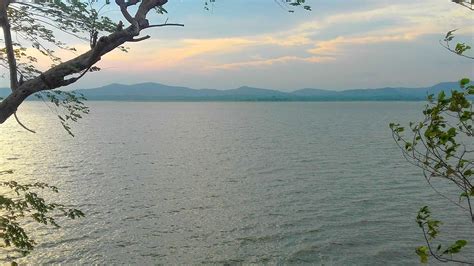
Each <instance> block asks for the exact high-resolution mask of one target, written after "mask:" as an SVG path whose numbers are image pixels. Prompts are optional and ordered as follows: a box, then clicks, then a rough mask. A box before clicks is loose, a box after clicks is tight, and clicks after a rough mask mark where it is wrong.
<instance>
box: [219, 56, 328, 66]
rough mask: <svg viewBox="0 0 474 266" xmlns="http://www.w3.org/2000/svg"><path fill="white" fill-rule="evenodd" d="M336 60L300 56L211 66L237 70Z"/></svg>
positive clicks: (325, 57) (326, 57)
mask: <svg viewBox="0 0 474 266" xmlns="http://www.w3.org/2000/svg"><path fill="white" fill-rule="evenodd" d="M332 60H334V57H331V56H310V57H298V56H281V57H276V58H270V59H257V60H252V61H245V62H236V63H227V64H221V65H214V66H211V67H210V68H211V69H235V68H244V67H265V66H272V65H274V64H285V63H289V62H307V63H322V62H328V61H332Z"/></svg>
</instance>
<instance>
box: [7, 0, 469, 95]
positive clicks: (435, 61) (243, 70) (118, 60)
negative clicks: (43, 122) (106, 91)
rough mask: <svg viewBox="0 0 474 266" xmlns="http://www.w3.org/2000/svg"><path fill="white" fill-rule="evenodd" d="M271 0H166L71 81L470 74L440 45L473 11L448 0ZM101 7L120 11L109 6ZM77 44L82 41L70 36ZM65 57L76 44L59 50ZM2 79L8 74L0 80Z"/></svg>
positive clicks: (277, 80) (278, 81) (81, 46)
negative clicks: (294, 3) (145, 25)
mask: <svg viewBox="0 0 474 266" xmlns="http://www.w3.org/2000/svg"><path fill="white" fill-rule="evenodd" d="M276 2H277V1H276V0H217V3H215V4H214V5H213V6H211V10H210V11H206V10H204V8H203V0H169V3H168V4H167V5H166V6H165V7H166V9H167V10H168V14H166V15H153V16H151V17H150V19H149V20H150V21H151V22H152V23H163V22H164V21H166V20H167V21H168V22H170V23H183V24H184V25H185V27H182V28H181V27H167V28H154V29H149V30H146V31H144V32H143V35H146V34H148V35H151V36H152V38H151V39H149V40H147V41H143V42H139V43H132V44H127V46H128V47H129V48H130V51H129V52H128V53H124V52H121V51H114V52H112V53H110V54H108V55H106V56H104V57H103V58H102V61H101V62H100V63H99V64H98V66H99V67H101V68H102V71H100V72H98V73H90V74H88V75H86V76H85V77H84V78H83V79H82V80H81V81H79V82H78V83H76V84H74V85H72V86H71V88H73V89H82V88H94V87H99V86H103V85H107V84H110V83H123V84H135V83H141V82H158V83H163V84H168V85H179V86H188V87H192V88H213V89H231V88H236V87H240V86H243V85H246V86H252V87H260V88H271V89H278V90H282V91H291V90H296V89H301V88H320V89H330V90H342V89H351V88H376V87H387V86H391V87H421V86H431V85H434V84H436V83H439V82H444V81H455V80H458V79H459V78H461V77H472V74H473V73H474V60H469V59H466V58H463V57H460V56H456V55H454V54H452V53H450V52H448V51H447V50H445V49H444V48H443V47H442V46H441V45H440V44H439V40H441V39H443V37H444V35H445V33H446V32H447V31H449V30H452V29H459V30H458V31H457V39H456V40H459V41H465V42H468V43H474V27H473V25H474V24H473V22H474V21H473V16H472V15H473V12H472V11H470V10H468V9H467V8H463V7H461V6H459V5H456V4H453V3H452V2H451V1H450V0H421V1H412V0H398V1H385V0H378V1H375V0H358V1H353V0H307V2H308V4H310V5H311V6H312V9H313V10H312V11H311V12H308V11H304V10H298V9H297V10H296V12H295V13H289V12H287V10H285V8H282V7H281V6H280V5H279V4H278V3H276ZM103 12H104V15H108V16H112V17H113V18H119V15H120V12H119V11H118V10H117V9H115V8H109V9H107V8H106V9H105V10H104V11H103ZM67 39H68V40H69V41H70V42H72V43H73V44H74V45H75V46H76V48H78V50H79V51H81V50H82V51H84V50H85V49H87V47H88V44H87V43H85V42H81V41H79V40H71V38H70V37H67ZM59 53H60V54H61V56H62V57H63V58H65V59H67V58H72V57H74V56H75V54H72V53H71V52H66V51H60V52H59ZM2 82H3V83H4V84H7V82H6V81H4V80H3V81H2Z"/></svg>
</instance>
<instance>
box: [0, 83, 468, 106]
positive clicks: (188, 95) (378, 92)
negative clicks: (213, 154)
mask: <svg viewBox="0 0 474 266" xmlns="http://www.w3.org/2000/svg"><path fill="white" fill-rule="evenodd" d="M458 88H459V85H458V82H443V83H439V84H436V85H434V86H431V87H425V88H378V89H350V90H344V91H331V90H322V89H312V88H306V89H300V90H296V91H293V92H282V91H277V90H270V89H263V88H252V87H247V86H244V87H240V88H237V89H231V90H214V89H191V88H187V87H179V86H168V85H164V84H159V83H140V84H134V85H123V84H110V85H107V86H103V87H99V88H94V89H84V90H77V92H79V93H82V94H84V96H85V97H86V98H87V99H89V100H107V101H418V100H425V99H426V96H427V95H429V94H438V93H439V92H440V91H443V90H444V91H445V92H446V93H448V94H449V92H450V91H451V90H452V89H458ZM8 93H9V89H2V88H0V97H5V96H6V95H8Z"/></svg>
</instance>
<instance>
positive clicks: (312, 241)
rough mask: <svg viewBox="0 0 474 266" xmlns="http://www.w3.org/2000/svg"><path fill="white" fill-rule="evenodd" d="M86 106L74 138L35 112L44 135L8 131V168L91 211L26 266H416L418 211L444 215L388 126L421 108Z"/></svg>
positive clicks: (28, 110) (44, 236)
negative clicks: (139, 265)
mask: <svg viewBox="0 0 474 266" xmlns="http://www.w3.org/2000/svg"><path fill="white" fill-rule="evenodd" d="M89 104H90V105H91V107H92V108H91V115H89V116H88V117H87V118H86V119H84V120H83V121H81V122H80V123H79V124H78V125H76V127H75V129H74V132H75V133H76V137H75V138H71V137H69V136H68V135H67V133H65V132H64V130H62V129H61V126H60V124H59V122H58V121H56V120H55V117H56V116H55V114H54V113H52V112H51V111H50V110H49V109H48V108H46V107H45V106H44V105H43V104H42V103H36V102H35V103H27V104H25V106H24V107H22V109H21V111H20V116H21V117H22V120H24V123H26V124H27V125H28V126H30V127H32V128H34V129H35V130H36V131H37V132H38V133H37V134H30V133H28V132H25V131H24V130H22V129H21V128H20V127H19V126H17V125H16V124H15V123H14V121H9V122H8V123H6V124H5V125H2V126H0V169H14V170H15V171H16V173H15V178H17V179H19V180H24V181H31V180H39V181H43V182H48V183H50V184H53V185H56V186H58V187H60V189H61V193H60V194H59V195H56V196H55V200H58V201H61V202H64V203H66V204H73V205H74V206H76V207H79V208H80V209H82V210H83V211H85V212H86V214H87V218H86V219H81V220H79V221H72V222H71V221H64V222H63V224H64V226H63V227H62V228H61V229H51V228H49V227H40V228H39V229H36V228H37V227H36V225H35V226H34V227H31V228H34V230H35V231H34V235H35V238H36V239H37V240H38V242H39V243H40V245H39V246H38V248H37V250H36V251H34V252H33V253H32V254H31V255H30V256H29V257H28V258H26V259H24V260H20V261H22V262H28V263H117V264H119V263H120V264H122V263H137V262H141V263H156V262H161V263H178V264H188V263H294V264H302V263H324V264H349V263H352V264H369V263H370V264H382V263H384V264H385V263H388V264H401V265H404V264H408V263H409V264H413V263H416V262H417V258H416V256H415V255H414V251H413V250H414V247H415V246H417V245H420V244H422V240H421V235H420V232H419V231H418V229H417V227H416V224H415V223H414V215H415V214H416V211H417V209H418V208H419V207H421V206H423V205H425V204H429V205H430V206H433V207H434V211H435V212H441V211H440V210H441V208H440V207H442V206H443V205H446V202H445V201H443V200H442V199H440V198H439V197H438V196H437V195H435V194H434V193H433V192H432V191H431V190H430V189H428V188H427V186H426V185H425V183H424V180H423V178H422V177H421V175H420V172H419V170H418V169H414V168H411V167H409V166H408V165H407V163H406V162H404V161H403V159H402V158H401V154H400V152H399V151H398V150H397V148H396V146H395V144H394V143H393V140H392V139H391V134H390V130H389V129H388V123H389V122H390V121H409V120H415V119H417V118H418V114H419V112H420V110H421V107H422V103H395V102H389V103H385V102H384V103H373V102H371V103H363V102H360V103H112V102H100V103H99V102H91V103H89ZM437 207H438V208H437ZM461 215H462V213H460V212H459V211H458V210H456V209H454V208H452V209H450V210H449V212H448V213H445V216H446V217H451V219H450V220H452V221H453V223H454V222H456V221H464V220H463V219H464V217H461ZM442 217H443V216H441V218H442ZM452 217H459V218H458V219H453V218H452ZM447 226H448V228H452V227H450V226H451V225H450V224H448V225H447ZM452 226H454V225H452ZM467 230H468V229H466V228H463V227H456V228H455V230H450V232H451V231H454V233H457V234H461V235H462V233H464V234H471V235H472V231H467ZM453 237H456V234H453Z"/></svg>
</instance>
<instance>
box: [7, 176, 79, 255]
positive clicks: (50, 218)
mask: <svg viewBox="0 0 474 266" xmlns="http://www.w3.org/2000/svg"><path fill="white" fill-rule="evenodd" d="M12 173H13V171H0V176H1V175H7V174H12ZM0 187H1V188H2V191H3V192H4V193H3V194H2V195H0V238H2V239H3V242H4V246H5V247H14V248H15V249H16V251H19V252H20V253H21V254H23V255H26V254H28V253H29V252H31V251H32V250H33V249H34V246H35V245H36V242H35V241H34V240H33V239H31V238H30V236H29V235H28V232H27V231H26V230H25V228H24V226H23V223H24V222H25V221H26V220H33V221H35V222H38V223H41V224H44V225H48V224H49V225H53V226H54V227H59V224H58V222H57V220H56V219H57V217H58V216H63V217H67V218H70V219H75V218H78V217H83V216H84V213H83V212H82V211H80V210H77V209H74V208H69V207H67V206H65V205H63V204H58V203H49V202H47V201H46V200H45V199H44V198H42V197H41V196H40V194H39V192H41V191H43V190H49V191H52V192H54V193H58V192H59V191H58V188H57V187H55V186H50V185H48V184H46V183H41V182H36V183H32V184H20V183H18V182H16V181H4V182H0Z"/></svg>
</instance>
